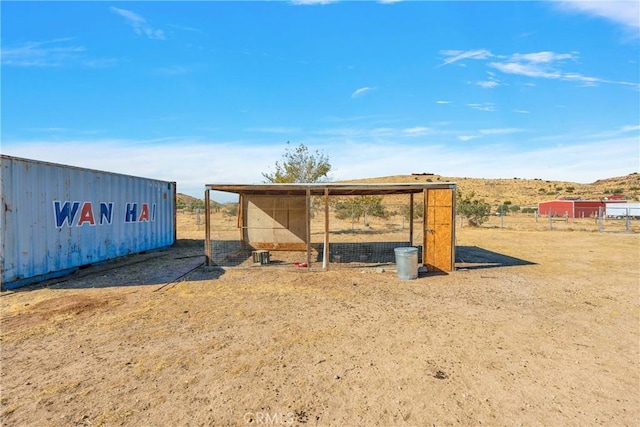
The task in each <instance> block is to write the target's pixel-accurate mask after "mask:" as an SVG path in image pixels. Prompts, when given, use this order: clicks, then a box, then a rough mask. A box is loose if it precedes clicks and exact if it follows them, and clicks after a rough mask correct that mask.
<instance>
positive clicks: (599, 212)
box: [597, 206, 603, 231]
mask: <svg viewBox="0 0 640 427" xmlns="http://www.w3.org/2000/svg"><path fill="white" fill-rule="evenodd" d="M602 216H603V215H602V206H600V207H598V219H597V222H598V231H602V229H603V227H602Z"/></svg>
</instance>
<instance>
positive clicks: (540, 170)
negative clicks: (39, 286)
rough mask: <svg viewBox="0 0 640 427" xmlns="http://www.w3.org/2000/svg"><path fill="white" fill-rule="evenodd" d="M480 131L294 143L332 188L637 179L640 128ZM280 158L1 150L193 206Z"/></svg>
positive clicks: (131, 148)
mask: <svg viewBox="0 0 640 427" xmlns="http://www.w3.org/2000/svg"><path fill="white" fill-rule="evenodd" d="M481 131H482V132H484V135H483V134H482V133H480V132H481ZM481 131H478V132H476V133H464V132H457V133H456V134H453V133H447V134H440V135H437V132H436V135H434V137H433V138H431V137H430V141H429V143H418V144H417V143H416V142H415V140H414V139H413V138H405V139H398V130H397V129H390V130H389V129H387V130H383V129H382V128H380V129H378V138H372V137H371V136H372V133H371V132H364V131H362V130H360V131H354V132H343V134H342V135H336V134H329V133H325V134H323V135H322V136H318V137H316V138H315V139H314V138H311V137H309V138H307V139H301V140H300V141H299V142H300V143H303V144H305V145H306V146H308V147H310V148H312V149H313V150H319V151H321V152H324V153H325V154H327V155H328V156H329V158H330V162H331V164H332V166H333V169H334V170H333V172H332V175H333V177H334V179H336V180H346V179H356V178H370V177H380V176H391V175H400V174H409V173H411V172H414V171H416V170H425V168H428V169H429V170H430V171H433V172H434V173H438V174H442V175H445V176H451V177H463V176H471V177H479V178H510V177H514V176H517V177H520V178H544V179H554V180H563V181H572V182H593V181H595V180H597V179H602V178H608V177H613V176H621V175H626V174H629V173H631V172H637V171H638V157H639V155H640V153H639V148H638V132H639V131H640V126H637V125H635V124H632V125H626V126H621V127H620V128H618V129H614V130H612V131H611V132H606V131H603V132H602V133H601V135H600V136H594V135H590V136H591V138H585V137H584V136H583V135H574V136H571V137H567V136H558V137H557V138H556V139H555V140H554V142H553V144H554V145H549V144H550V143H549V142H547V143H546V144H543V143H542V142H540V141H538V142H537V143H536V144H530V143H523V139H524V138H518V141H513V142H501V143H500V144H497V143H496V144H478V145H473V144H465V143H460V142H459V141H463V142H465V141H470V140H472V139H473V138H477V137H480V136H483V137H485V138H487V137H488V136H489V135H502V134H508V133H513V132H516V131H520V129H515V128H505V129H484V130H481ZM349 135H350V136H349ZM528 142H531V141H528ZM283 150H284V144H272V145H265V144H260V143H258V142H256V141H246V140H243V141H211V140H201V139H194V138H188V137H176V138H164V139H162V140H147V141H138V140H116V139H76V140H73V141H69V142H66V143H63V144H62V143H56V142H51V141H46V140H40V141H4V140H3V147H2V151H3V153H4V154H8V155H13V156H18V157H25V158H30V159H36V160H42V161H50V162H55V163H61V164H68V165H74V166H79V167H85V168H91V169H97V170H104V171H111V172H117V173H124V174H128V175H134V176H143V177H149V178H154V179H161V180H167V181H176V182H177V183H178V191H179V192H181V193H185V194H189V195H192V196H195V197H198V198H202V197H203V193H204V186H205V185H206V184H211V183H245V184H252V183H260V182H262V181H263V180H264V178H263V177H262V172H269V171H271V170H272V169H273V166H274V164H275V162H276V161H278V160H281V156H282V153H283ZM151 151H152V152H153V156H150V152H151ZM168 165H170V167H168ZM425 165H426V166H425ZM429 165H431V166H429Z"/></svg>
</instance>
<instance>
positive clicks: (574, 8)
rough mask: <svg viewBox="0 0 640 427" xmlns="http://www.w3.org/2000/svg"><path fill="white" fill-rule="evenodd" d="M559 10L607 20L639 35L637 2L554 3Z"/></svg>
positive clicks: (573, 0)
mask: <svg viewBox="0 0 640 427" xmlns="http://www.w3.org/2000/svg"><path fill="white" fill-rule="evenodd" d="M555 5H556V6H558V7H559V8H560V9H561V10H564V11H569V12H578V13H584V14H587V15H591V16H597V17H600V18H604V19H607V20H609V21H612V22H614V23H616V24H621V25H623V26H624V27H626V28H628V29H630V30H632V31H634V32H635V33H636V35H640V32H639V31H638V30H639V29H640V2H638V1H634V0H632V1H628V0H626V1H579V0H572V1H556V2H555Z"/></svg>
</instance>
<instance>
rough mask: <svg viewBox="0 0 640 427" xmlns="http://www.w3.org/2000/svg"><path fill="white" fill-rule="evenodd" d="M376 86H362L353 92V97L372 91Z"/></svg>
mask: <svg viewBox="0 0 640 427" xmlns="http://www.w3.org/2000/svg"><path fill="white" fill-rule="evenodd" d="M373 89H374V88H372V87H369V86H365V87H361V88H360V89H356V90H355V91H354V92H353V93H352V94H351V98H357V97H359V96H363V95H364V94H366V93H368V92H371V91H372V90H373Z"/></svg>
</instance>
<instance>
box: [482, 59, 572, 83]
mask: <svg viewBox="0 0 640 427" xmlns="http://www.w3.org/2000/svg"><path fill="white" fill-rule="evenodd" d="M489 66H490V67H493V68H495V69H496V70H499V71H502V72H503V73H507V74H519V75H522V76H527V77H541V78H545V79H559V78H561V77H562V74H561V73H560V72H559V71H554V70H549V69H544V68H541V67H540V66H538V65H537V64H536V63H524V64H523V63H519V62H491V63H489Z"/></svg>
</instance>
